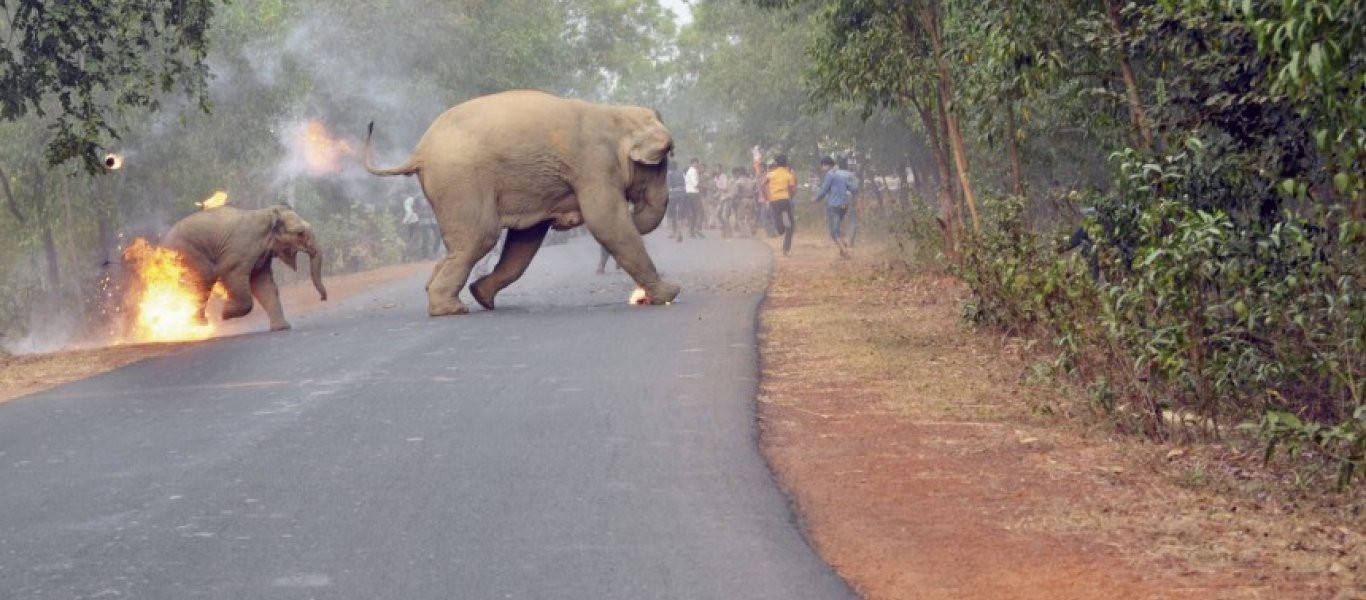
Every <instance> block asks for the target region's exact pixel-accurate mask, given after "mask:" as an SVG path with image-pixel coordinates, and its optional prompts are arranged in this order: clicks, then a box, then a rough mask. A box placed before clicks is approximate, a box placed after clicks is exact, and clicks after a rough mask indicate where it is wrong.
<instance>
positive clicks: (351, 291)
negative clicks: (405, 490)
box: [0, 263, 432, 402]
mask: <svg viewBox="0 0 1366 600" xmlns="http://www.w3.org/2000/svg"><path fill="white" fill-rule="evenodd" d="M431 267H432V263H408V264H401V265H393V266H389V267H381V268H379V269H374V270H371V271H364V272H361V273H349V274H346V275H336V276H328V277H327V278H326V281H325V283H326V284H327V292H328V297H329V298H331V301H333V302H336V301H338V300H343V299H345V298H347V297H349V296H353V295H356V294H359V293H362V292H364V291H365V290H367V289H370V288H372V287H374V286H376V285H382V284H385V283H388V282H391V281H396V280H399V279H403V278H406V277H412V276H414V275H416V274H417V273H421V272H426V271H430V270H431ZM280 298H281V302H283V303H284V306H285V314H286V315H290V314H295V315H297V314H304V313H307V312H309V311H313V310H318V309H320V308H322V307H323V306H325V305H324V304H323V303H322V302H320V301H319V299H318V294H317V292H316V291H314V290H313V285H312V284H311V283H310V282H308V280H306V279H305V280H302V281H297V282H294V283H290V284H287V285H282V286H281V288H280ZM246 318H247V319H263V317H259V316H258V315H256V314H255V313H253V314H251V315H249V316H247V317H246ZM261 328H262V329H264V328H265V324H264V321H263V320H262V322H261ZM193 343H194V342H181V343H170V344H127V345H118V346H108V347H103V348H89V349H80V350H68V351H62V352H49V353H43V354H19V355H14V356H6V355H0V402H4V401H6V400H12V399H14V398H18V397H21V396H26V395H28V394H32V393H35V392H40V391H43V390H46V389H49V388H53V387H56V386H59V385H62V384H64V383H69V382H72V381H76V380H79V379H85V378H86V377H91V376H94V375H98V374H100V373H104V372H106V371H112V370H114V369H117V368H119V367H122V366H124V365H128V364H131V363H134V362H137V361H140V360H144V359H147V358H153V357H157V356H163V355H166V354H170V353H172V352H175V351H176V350H179V349H180V348H183V347H185V346H187V345H190V344H193Z"/></svg>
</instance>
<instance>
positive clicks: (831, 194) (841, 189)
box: [816, 156, 857, 258]
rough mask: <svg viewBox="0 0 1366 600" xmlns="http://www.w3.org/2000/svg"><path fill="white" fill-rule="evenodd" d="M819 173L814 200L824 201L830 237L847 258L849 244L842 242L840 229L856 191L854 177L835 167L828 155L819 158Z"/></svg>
mask: <svg viewBox="0 0 1366 600" xmlns="http://www.w3.org/2000/svg"><path fill="white" fill-rule="evenodd" d="M821 173H823V174H824V176H823V178H822V180H821V189H820V191H819V192H817V193H816V202H820V201H821V200H825V201H826V206H825V219H826V224H827V225H829V227H830V239H832V240H834V241H835V245H836V246H838V247H839V250H840V256H842V257H844V258H849V245H848V244H846V243H845V242H844V236H843V235H842V234H841V230H843V229H844V218H845V217H846V216H847V215H848V214H849V205H850V201H851V200H852V199H853V196H854V193H855V192H856V191H857V188H856V187H855V185H856V184H855V183H854V177H853V174H852V173H849V172H848V171H844V170H842V169H836V168H835V159H833V158H830V157H828V156H827V157H825V158H822V159H821Z"/></svg>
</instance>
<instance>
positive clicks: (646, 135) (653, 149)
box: [630, 123, 674, 165]
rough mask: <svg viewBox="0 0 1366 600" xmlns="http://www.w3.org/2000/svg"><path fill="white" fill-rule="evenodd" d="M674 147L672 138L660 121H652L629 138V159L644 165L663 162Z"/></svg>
mask: <svg viewBox="0 0 1366 600" xmlns="http://www.w3.org/2000/svg"><path fill="white" fill-rule="evenodd" d="M673 149H674V138H673V136H672V135H670V134H669V130H668V129H665V128H664V125H662V124H660V123H653V124H651V125H650V126H649V127H646V128H644V129H642V130H640V131H637V132H636V133H635V135H634V136H633V137H632V139H631V152H630V156H631V160H633V161H635V162H638V163H641V164H644V165H657V164H659V163H661V162H664V158H665V157H667V156H669V152H670V151H672V150H673Z"/></svg>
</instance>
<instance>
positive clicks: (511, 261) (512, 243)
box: [470, 221, 550, 310]
mask: <svg viewBox="0 0 1366 600" xmlns="http://www.w3.org/2000/svg"><path fill="white" fill-rule="evenodd" d="M547 231H550V221H542V222H541V223H538V224H537V225H534V226H532V227H531V228H529V229H509V230H508V237H507V240H506V241H504V242H503V254H502V256H499V257H498V265H497V266H495V267H493V271H492V272H490V273H489V274H488V275H485V276H483V277H480V278H479V280H478V281H475V282H474V283H472V284H470V295H472V296H474V300H475V301H476V302H478V303H479V305H480V306H483V307H484V308H487V309H489V310H493V297H494V296H496V295H498V292H499V291H502V289H503V288H505V287H507V286H509V285H512V282H514V281H517V280H518V279H520V278H521V277H522V273H525V272H526V268H527V265H530V264H531V259H532V258H534V257H535V256H536V251H537V250H540V249H541V242H542V241H543V240H545V234H546V232H547Z"/></svg>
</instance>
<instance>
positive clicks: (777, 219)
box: [769, 200, 797, 255]
mask: <svg viewBox="0 0 1366 600" xmlns="http://www.w3.org/2000/svg"><path fill="white" fill-rule="evenodd" d="M769 205H770V206H769V210H770V211H772V212H773V227H774V228H775V229H777V230H778V234H779V235H781V236H783V255H788V254H791V253H792V234H794V233H796V230H797V221H796V219H795V218H793V216H792V201H791V200H774V201H773V202H770V203H769Z"/></svg>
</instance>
